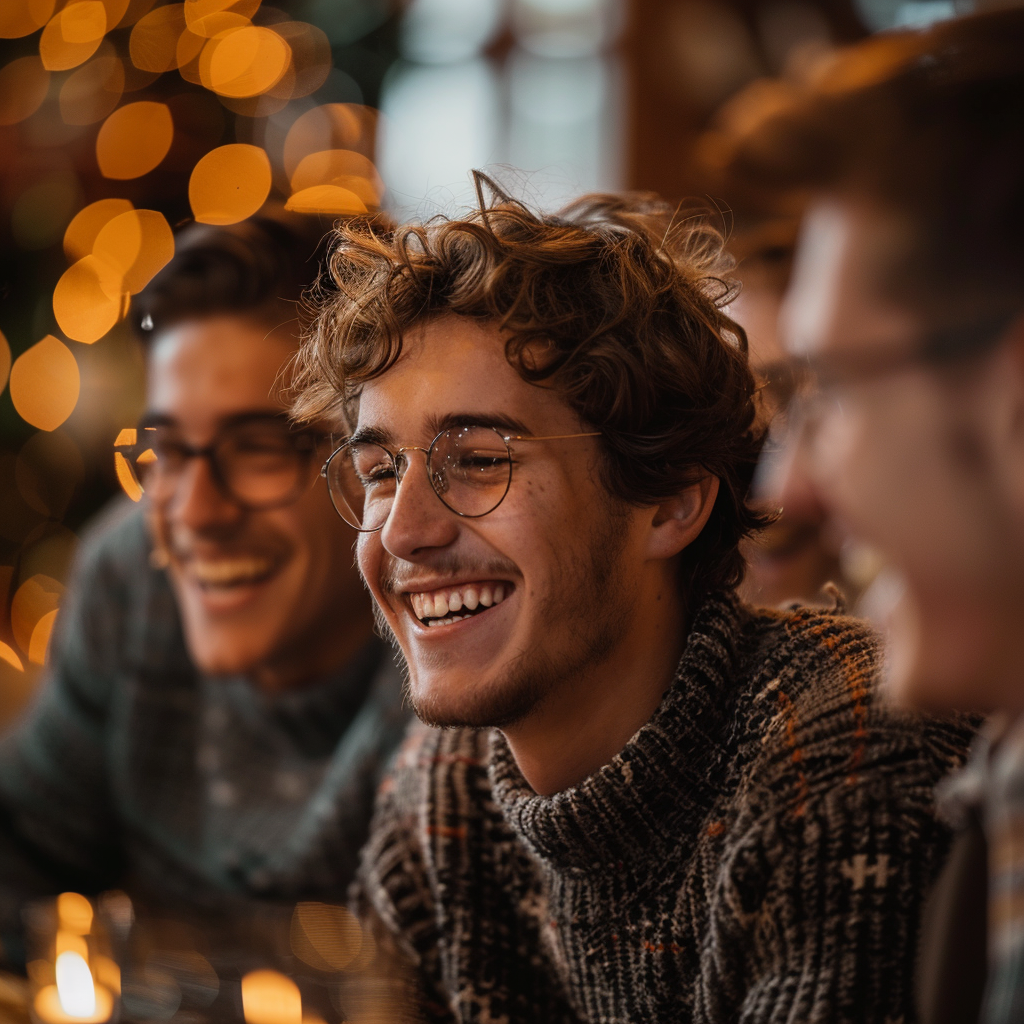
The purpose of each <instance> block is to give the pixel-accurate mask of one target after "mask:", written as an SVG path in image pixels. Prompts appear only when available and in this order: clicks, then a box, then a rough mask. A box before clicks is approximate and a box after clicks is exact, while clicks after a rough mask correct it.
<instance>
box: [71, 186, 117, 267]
mask: <svg viewBox="0 0 1024 1024" xmlns="http://www.w3.org/2000/svg"><path fill="white" fill-rule="evenodd" d="M130 209H132V204H131V202H130V201H129V200H128V199H100V200H97V201H96V202H95V203H90V204H89V205H88V206H86V207H85V208H84V209H81V210H79V211H78V213H76V214H75V216H74V218H73V219H72V221H71V223H70V224H69V225H68V226H67V230H66V231H65V232H64V255H65V256H67V258H68V259H69V260H80V259H81V258H82V257H83V256H88V255H89V253H91V252H92V247H93V245H94V244H95V243H96V236H97V235H98V234H99V233H100V231H101V229H102V228H103V226H104V225H105V224H106V223H107V222H108V221H111V220H113V219H114V218H115V217H116V216H118V215H119V214H122V213H127V212H128V211H129V210H130Z"/></svg>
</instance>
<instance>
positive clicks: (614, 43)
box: [0, 0, 971, 723]
mask: <svg viewBox="0 0 1024 1024" xmlns="http://www.w3.org/2000/svg"><path fill="white" fill-rule="evenodd" d="M970 7H971V5H970V4H969V3H960V2H938V0H913V2H896V0H713V2H712V0H411V2H401V0H295V2H288V0H277V3H276V5H275V6H271V5H270V4H268V3H261V0H186V2H184V3H164V2H163V0H0V236H2V246H0V332H2V334H0V723H3V722H5V721H8V720H9V719H10V718H11V717H12V716H13V715H14V714H16V713H17V711H18V710H19V709H20V708H21V707H22V706H23V704H24V702H25V701H26V700H27V699H28V697H29V695H30V694H31V691H32V688H33V686H34V684H35V681H36V679H37V677H38V672H39V667H40V665H41V664H42V662H43V659H44V657H45V651H46V645H47V642H48V638H49V635H50V630H51V629H52V626H53V622H54V619H55V617H56V615H57V614H58V611H59V606H60V600H61V595H62V592H63V587H64V585H65V584H66V581H67V573H68V567H69V564H70V562H71V560H72V558H73V555H74V550H75V545H76V538H77V536H78V535H79V534H80V532H81V530H82V528H83V526H84V525H85V524H86V523H87V522H88V520H89V518H90V517H91V516H92V515H93V514H94V513H95V512H96V511H97V509H98V508H100V507H101V506H102V505H103V504H104V503H105V502H106V501H108V500H109V499H110V498H111V496H112V495H114V494H115V493H116V492H117V491H118V489H119V475H118V464H117V461H116V447H115V446H116V444H117V443H118V442H119V440H120V441H121V442H122V443H124V442H126V440H127V438H128V436H129V435H128V434H122V431H123V430H125V429H126V428H131V427H132V426H133V425H134V423H135V422H136V419H137V417H138V415H139V413H140V411H141V402H142V374H143V366H142V359H141V355H140V351H139V348H138V345H137V343H136V341H135V339H134V338H133V337H132V334H131V331H130V330H129V328H128V327H127V325H126V323H125V321H124V317H125V314H126V313H127V310H128V308H129V307H130V303H131V296H132V295H133V294H135V293H137V292H138V291H139V290H140V289H141V288H142V287H143V286H144V285H145V283H146V282H147V281H148V280H149V279H150V278H151V277H152V275H153V274H155V273H156V271H157V270H159V268H160V267H161V266H162V265H163V264H164V263H165V262H166V261H167V260H168V259H169V258H170V256H171V254H172V253H173V240H172V237H171V233H172V230H173V229H176V228H178V227H179V226H181V225H182V224H184V223H187V222H188V221H189V220H190V219H197V220H200V221H204V222H208V223H230V222H233V221H237V220H240V219H243V218H244V217H246V216H249V215H250V214H251V213H253V212H255V211H256V210H257V209H258V208H259V207H260V206H261V205H262V204H263V203H264V202H266V201H268V200H269V201H277V202H286V203H287V204H288V206H289V207H290V208H292V209H296V210H302V211H306V212H308V213H310V214H314V215H318V216H320V217H321V218H322V220H323V225H324V229H325V230H327V229H328V228H329V227H330V225H331V223H332V222H333V221H334V220H335V219H336V218H337V217H338V216H344V215H346V214H351V213H355V212H360V211H364V210H375V209H378V208H385V209H387V210H389V211H391V212H392V213H393V214H395V215H396V216H399V217H402V218H409V217H429V216H431V215H432V214H434V213H437V212H444V211H450V210H451V209H452V208H453V207H454V206H457V205H459V204H462V203H466V202H469V201H470V200H471V194H470V192H469V187H468V179H467V171H468V169H469V168H472V167H483V168H488V169H490V170H492V172H494V173H495V174H496V176H497V177H498V178H499V179H500V180H502V181H504V182H506V183H508V184H510V185H512V186H513V187H514V188H515V189H516V190H517V192H518V193H519V194H521V195H523V196H525V197H526V198H527V199H528V200H530V201H532V202H533V203H534V204H536V205H539V206H542V207H547V208H551V207H554V206H557V205H558V204H560V203H561V202H562V201H563V200H565V199H567V198H569V197H571V196H573V195H576V194H578V193H580V192H583V191H589V190H594V189H618V188H631V189H651V190H655V191H657V192H660V193H662V194H663V195H664V196H666V197H667V198H669V199H671V200H678V199H682V198H684V197H687V196H694V195H696V196H698V197H704V198H705V200H710V201H711V202H712V203H713V204H715V205H717V206H718V207H719V208H720V209H721V211H722V217H723V226H725V227H727V228H728V229H729V230H732V231H733V232H734V238H735V242H736V245H737V247H738V248H739V249H741V250H742V249H744V248H745V249H746V254H753V255H754V257H755V258H754V259H753V261H752V262H751V264H750V266H751V268H753V269H752V270H751V277H752V280H753V281H754V284H753V285H752V288H753V291H752V292H751V295H752V296H756V294H757V287H758V286H759V285H758V283H759V282H760V283H761V284H764V283H765V282H767V284H766V285H765V287H766V288H767V289H768V291H767V294H768V295H769V300H770V297H771V295H772V294H773V293H774V291H777V290H778V289H777V284H778V282H779V281H780V280H781V279H782V277H784V269H783V270H782V271H779V269H778V267H775V266H774V264H773V259H774V260H775V263H779V262H780V261H781V262H782V263H784V262H785V253H786V251H787V247H788V246H789V245H790V244H791V240H792V237H791V236H792V217H786V216H783V217H777V216H775V212H772V211H764V210H761V209H759V208H758V206H757V201H756V197H748V196H740V195H731V194H729V188H728V184H727V182H725V181H723V180H722V179H721V177H720V176H719V175H718V173H717V169H720V168H721V166H723V164H724V163H726V162H727V158H728V140H729V133H730V131H731V130H732V129H733V127H735V126H741V125H742V123H743V119H744V117H746V116H749V115H750V113H751V110H752V109H753V108H757V107H758V106H760V107H763V106H764V105H765V104H766V103H770V102H771V91H770V89H767V87H765V89H763V90H760V91H759V83H761V82H762V81H763V80H764V79H766V78H767V77H773V76H774V77H779V76H781V78H782V80H783V81H784V80H785V79H786V77H787V76H801V75H807V74H812V73H813V68H814V66H815V64H816V63H817V62H819V61H821V60H822V59H824V58H826V57H827V54H828V51H829V49H830V48H831V47H834V46H835V45H837V44H841V43H844V42H849V41H853V40H856V39H858V38H861V37H863V36H864V35H866V34H868V33H871V32H877V31H884V30H887V29H890V28H893V27H896V26H906V25H925V24H929V23H931V22H933V21H935V20H937V19H940V18H946V17H951V16H954V15H956V14H958V13H962V12H964V11H965V10H968V9H970ZM773 254H775V255H774V256H773ZM779 254H781V257H779V258H778V259H776V258H775V257H778V256H779ZM738 255H741V256H742V255H744V253H743V252H740V253H738ZM773 290H774V291H773ZM755 304H756V303H755ZM766 308H767V313H768V314H770V313H771V308H772V307H771V301H768V305H767V307H766ZM750 315H751V316H752V317H753V316H756V315H761V314H760V313H759V312H758V311H757V310H753V311H751V312H750ZM766 359H767V357H766ZM125 486H126V489H128V490H130V489H131V484H130V481H129V480H128V479H127V478H126V480H125Z"/></svg>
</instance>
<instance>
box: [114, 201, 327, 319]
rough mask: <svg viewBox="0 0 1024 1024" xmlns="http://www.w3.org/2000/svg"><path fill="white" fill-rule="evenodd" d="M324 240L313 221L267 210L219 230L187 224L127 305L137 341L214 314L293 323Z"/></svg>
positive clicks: (311, 281)
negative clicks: (165, 258)
mask: <svg viewBox="0 0 1024 1024" xmlns="http://www.w3.org/2000/svg"><path fill="white" fill-rule="evenodd" d="M325 235H326V228H325V226H324V225H323V224H322V223H321V222H320V220H319V219H317V218H307V217H300V216H297V215H291V214H285V213H283V212H280V213H278V212H273V211H272V212H269V213H268V212H266V211H264V212H262V213H261V214H260V215H258V216H255V217H250V218H249V219H248V220H244V221H242V222H240V223H238V224H231V225H227V226H224V227H217V226H213V225H209V224H192V225H190V226H189V227H188V228H186V229H185V230H184V231H182V232H180V233H179V234H178V235H177V236H176V237H175V254H174V258H173V259H172V260H171V261H170V263H168V264H167V266H166V267H164V268H163V269H162V270H161V271H160V272H159V273H158V274H157V275H156V276H155V277H154V278H153V280H152V281H151V282H150V283H149V284H148V285H147V286H146V288H145V289H144V290H143V291H142V292H141V293H140V294H139V295H138V296H137V297H136V298H135V299H134V300H133V301H132V307H131V318H132V323H133V326H134V327H135V329H136V331H137V332H138V333H139V335H140V336H141V337H142V338H144V339H145V338H148V337H152V336H154V335H155V334H157V333H159V332H160V331H162V330H164V329H166V328H168V327H170V326H172V325H173V324H175V323H179V322H180V321H182V320H188V319H195V318H204V317H209V316H215V315H217V314H221V313H232V314H233V313H237V314H239V315H244V316H246V317H249V318H252V319H255V320H257V321H261V322H266V323H268V324H272V325H274V326H277V325H278V324H281V323H285V322H287V321H289V320H294V319H295V318H296V316H297V312H298V305H299V303H300V300H301V298H302V296H303V294H304V293H305V292H306V291H307V290H308V289H310V288H312V287H313V285H314V284H315V283H316V281H317V278H318V276H319V272H320V266H321V263H322V258H323V254H324V249H325V244H324V238H325ZM296 333H298V330H297V331H296Z"/></svg>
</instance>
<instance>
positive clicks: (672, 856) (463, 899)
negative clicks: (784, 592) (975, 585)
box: [297, 177, 968, 1022]
mask: <svg viewBox="0 0 1024 1024" xmlns="http://www.w3.org/2000/svg"><path fill="white" fill-rule="evenodd" d="M478 183H479V185H480V192H481V198H480V209H479V210H477V211H476V212H475V213H473V214H471V215H469V216H468V217H466V218H465V219H462V220H438V221H434V222H431V223H430V224H428V225H426V226H419V227H406V228H402V229H400V230H398V231H396V232H394V233H391V234H383V233H380V234H375V233H373V231H372V230H365V229H362V228H359V227H354V228H351V229H347V228H343V229H342V230H341V231H340V232H339V233H338V235H337V237H336V240H335V247H334V251H333V254H332V256H331V257H330V261H329V265H330V269H331V273H332V275H333V277H334V278H335V280H336V281H337V282H339V289H338V290H337V291H335V292H333V293H331V294H328V295H326V296H324V300H323V304H322V308H321V313H320V316H319V321H318V324H317V327H316V330H315V332H314V333H313V335H312V336H311V337H310V339H309V340H308V341H307V343H306V345H305V347H304V349H303V351H302V354H301V357H300V359H301V368H300V374H299V380H300V385H302V386H303V387H304V388H305V390H304V392H303V393H302V395H301V397H300V400H299V403H298V408H297V411H298V414H299V415H300V416H305V417H309V416H313V415H324V414H329V413H331V412H334V413H335V414H336V415H339V416H340V417H341V418H342V420H343V421H344V423H345V429H346V431H347V435H348V436H347V438H346V440H345V441H344V443H343V444H342V445H341V446H340V447H339V448H338V449H337V450H336V451H335V453H334V454H333V455H332V457H331V458H330V460H329V461H328V463H327V465H326V466H325V469H324V472H325V475H326V477H327V481H328V486H329V489H330V492H331V495H332V497H333V499H334V501H335V505H336V507H337V509H338V511H339V513H340V514H341V515H342V517H343V518H345V519H346V520H347V521H348V522H349V523H350V524H351V525H352V526H353V527H354V528H356V529H357V530H359V531H360V537H359V541H358V545H357V556H358V563H359V567H360V570H361V572H362V574H363V578H364V579H365V581H366V583H367V585H368V587H369V589H370V590H371V592H372V594H373V597H374V599H375V601H376V604H377V611H378V616H379V621H380V623H381V624H382V625H383V627H384V628H385V629H386V630H387V631H388V632H389V633H390V634H391V635H392V636H393V637H394V638H395V639H396V640H397V643H398V644H399V645H400V647H401V649H402V652H403V654H404V656H405V661H406V665H407V690H408V694H409V697H410V699H411V702H412V704H413V706H414V707H415V709H416V710H417V712H418V714H419V716H420V717H421V718H422V719H423V720H424V722H426V723H428V724H430V725H434V726H441V727H442V728H441V729H427V728H423V727H418V730H417V731H414V732H413V733H412V734H411V735H410V737H409V739H408V741H407V744H406V746H405V748H404V752H403V754H402V755H400V758H399V763H398V765H397V767H396V769H395V771H394V773H393V776H392V778H391V779H390V781H389V783H388V784H387V785H386V787H385V789H384V791H383V792H382V795H381V798H380V802H379V804H378V809H377V813H376V818H375V825H374V826H373V828H372V831H371V839H370V843H369V846H368V848H367V850H366V851H365V854H364V862H363V867H362V877H361V885H360V887H359V895H358V900H359V902H360V905H361V910H362V912H363V913H364V915H366V917H367V918H368V919H369V920H370V921H371V922H372V923H374V926H375V927H376V929H377V933H378V936H379V938H380V941H381V942H382V943H383V944H384V946H385V948H387V949H390V951H391V953H392V954H393V955H394V956H395V957H396V958H397V959H398V960H399V961H401V963H402V964H403V965H404V967H405V970H406V972H407V978H408V983H409V985H410V986H411V992H410V996H411V999H410V1008H409V1017H410V1019H418V1020H429V1021H479V1022H483V1021H508V1022H512V1021H516V1022H518V1021H539V1020H543V1021H566V1022H569V1021H573V1022H576V1021H595V1022H596V1021H605V1022H610V1021H622V1022H626V1021H645V1022H656V1021H680V1020H694V1021H708V1022H711V1021H716V1022H717V1021H722V1022H726V1021H728V1022H736V1021H765V1022H767V1021H796V1020H799V1021H823V1020H829V1021H878V1022H882V1021H885V1020H887V1019H888V1020H893V1021H895V1020H901V1019H903V1020H909V1019H910V1017H911V1014H912V1006H911V995H910V988H911V985H910V979H911V974H912V962H913V958H914V947H915V941H916V936H917V930H918V925H919V910H920V907H921V904H922V901H923V899H924V896H925V893H926V891H927V889H928V887H929V884H930V882H931V880H932V878H933V876H934V874H935V873H936V871H937V869H938V867H939V865H940V862H941V860H942V857H943V855H944V853H945V849H946V841H947V837H946V832H945V829H944V828H943V827H942V826H941V825H940V824H939V823H938V822H937V821H936V819H935V818H934V817H933V814H932V807H931V803H932V787H933V784H934V783H935V781H936V780H937V779H938V778H939V777H940V776H941V775H942V774H943V773H944V772H945V771H946V770H947V769H948V767H949V765H950V764H955V763H958V761H959V759H960V757H961V755H962V752H963V750H964V748H965V746H966V743H967V740H968V737H967V735H966V733H965V731H964V730H963V729H961V728H959V727H957V726H954V725H950V724H941V723H938V722H935V721H928V722H926V723H920V722H907V721H905V720H903V719H901V718H899V717H897V716H895V715H893V714H892V713H890V712H889V711H888V710H886V709H885V708H884V707H882V706H880V705H879V703H878V701H877V699H876V695H875V679H876V647H875V642H874V640H873V638H872V636H871V635H870V634H869V633H868V632H867V630H866V629H865V628H864V627H863V626H862V625H860V624H858V623H856V622H854V621H852V620H850V619H847V618H844V617H842V616H840V615H835V614H828V613H824V612H821V611H812V610H809V609H800V610H795V611H789V612H784V613H783V612H767V611H760V610H755V609H752V608H749V607H746V606H744V605H743V604H742V603H741V602H740V601H739V600H738V598H737V597H736V594H735V591H734V588H735V586H736V584H737V582H738V581H739V579H740V577H741V575H742V568H743V566H742V561H741V558H740V556H739V554H738V553H737V543H738V541H739V540H740V538H741V537H743V536H745V535H747V534H748V533H750V532H751V531H752V530H755V529H757V528H758V526H759V525H760V520H759V516H758V514H757V513H756V512H754V511H752V509H751V508H750V507H749V506H748V505H747V503H746V494H747V489H748V484H749V481H750V477H751V474H752V471H753V467H754V463H755V460H756V458H757V455H758V451H759V448H760V443H761V438H760V436H759V434H758V430H757V427H756V425H755V424H756V420H755V409H754V390H755V389H754V383H753V381H752V378H751V375H750V372H749V370H748V368H747V359H746V352H745V342H744V339H743V335H742V331H741V330H740V329H739V328H738V327H737V326H736V325H735V324H734V323H733V322H732V321H731V320H730V319H729V318H728V317H727V316H726V315H725V313H724V312H723V311H722V307H723V304H724V302H725V301H726V300H727V299H728V297H729V295H730V293H731V288H730V286H729V285H728V284H727V283H726V282H724V281H723V280H722V279H721V278H720V277H719V274H720V273H721V272H722V269H723V263H722V260H721V250H720V240H719V239H718V237H717V235H716V234H715V232H714V231H712V230H711V229H709V228H708V227H707V226H706V225H705V224H702V223H700V222H697V221H695V220H694V219H693V218H689V217H688V218H685V219H683V218H679V217H676V218H674V219H673V217H672V216H671V213H672V211H671V210H669V209H667V208H665V207H664V206H663V205H662V204H661V203H659V202H657V201H655V200H654V199H652V198H649V197H632V198H630V197H627V198H616V197H610V196H592V197H587V198H584V199H581V200H579V201H578V202H576V203H574V204H573V205H572V206H570V207H568V208H567V209H565V210H563V211H562V212H561V213H559V214H558V215H556V216H547V215H536V214H534V213H532V212H530V211H529V210H527V209H526V208H525V207H524V206H522V205H521V204H519V203H518V202H515V201H513V200H512V199H510V198H508V197H507V196H505V195H502V194H501V193H500V192H498V191H497V190H496V189H493V191H492V195H491V196H490V197H488V198H485V195H484V190H485V187H491V186H490V183H488V182H487V180H486V179H483V178H482V177H481V178H478Z"/></svg>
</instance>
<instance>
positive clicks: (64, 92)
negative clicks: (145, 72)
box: [60, 54, 124, 124]
mask: <svg viewBox="0 0 1024 1024" xmlns="http://www.w3.org/2000/svg"><path fill="white" fill-rule="evenodd" d="M122 92H124V65H123V64H122V63H121V58H120V57H118V56H117V55H116V54H110V55H109V56H102V57H96V58H95V60H92V61H90V62H89V63H88V64H86V65H85V66H84V67H82V68H79V69H78V70H77V71H76V72H75V73H74V74H73V75H71V76H70V78H68V80H67V81H66V82H65V83H64V85H63V86H61V90H60V114H61V117H62V118H63V119H64V123H65V124H95V123H96V122H97V121H102V120H103V119H104V118H105V117H106V116H107V115H108V114H109V113H110V112H111V111H112V110H113V109H114V107H116V106H117V104H118V101H119V100H120V99H121V93H122Z"/></svg>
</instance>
